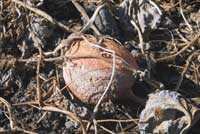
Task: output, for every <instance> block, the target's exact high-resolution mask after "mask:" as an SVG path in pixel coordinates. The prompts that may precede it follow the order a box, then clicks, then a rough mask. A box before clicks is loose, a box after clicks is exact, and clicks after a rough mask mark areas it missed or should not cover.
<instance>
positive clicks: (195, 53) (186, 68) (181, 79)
mask: <svg viewBox="0 0 200 134" xmlns="http://www.w3.org/2000/svg"><path fill="white" fill-rule="evenodd" d="M199 52H200V50H197V51H195V52H194V53H192V54H191V55H190V56H189V57H188V58H187V61H186V65H185V67H184V70H183V72H182V73H181V77H180V79H179V81H178V83H177V85H176V88H175V91H178V90H179V88H180V86H181V83H182V81H183V77H184V75H185V73H186V72H187V70H188V67H189V65H190V61H191V60H192V58H193V57H194V56H196V55H197V54H199Z"/></svg>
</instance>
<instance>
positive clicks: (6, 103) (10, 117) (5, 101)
mask: <svg viewBox="0 0 200 134" xmlns="http://www.w3.org/2000/svg"><path fill="white" fill-rule="evenodd" d="M0 101H1V102H2V103H3V104H4V105H5V106H6V107H7V109H8V115H9V118H8V119H9V121H10V128H11V129H12V130H13V129H14V120H13V116H12V107H11V105H10V103H9V102H8V101H7V100H5V99H4V98H2V97H0Z"/></svg>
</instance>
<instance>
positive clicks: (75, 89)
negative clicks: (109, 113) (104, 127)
mask: <svg viewBox="0 0 200 134" xmlns="http://www.w3.org/2000/svg"><path fill="white" fill-rule="evenodd" d="M98 38H99V39H100V38H102V37H98ZM87 39H88V40H89V41H91V42H97V40H98V39H97V37H96V38H95V37H93V36H89V37H87ZM72 44H73V45H72V46H71V48H70V49H69V50H67V52H66V55H68V56H69V55H70V57H85V58H71V59H70V58H69V59H68V60H67V61H66V63H65V64H64V67H63V76H64V79H65V82H66V84H67V85H68V87H69V89H70V91H71V92H72V93H73V94H74V96H75V97H76V98H78V99H79V100H81V101H82V102H84V103H88V104H96V103H97V101H98V100H99V98H100V97H101V95H102V93H103V92H104V90H105V88H106V87H107V85H108V82H109V80H110V77H111V74H112V66H113V64H112V56H110V55H105V56H103V57H102V55H101V52H103V50H100V49H98V48H96V47H94V46H92V45H89V44H88V43H87V42H86V41H84V40H78V41H77V40H76V41H75V42H73V43H72ZM100 45H101V46H102V47H104V48H107V49H110V50H113V51H115V53H116V55H117V56H119V57H121V58H118V57H117V58H116V70H115V76H114V79H113V82H112V84H111V87H110V90H109V92H108V93H107V94H106V96H105V97H104V100H103V101H106V100H108V99H110V98H111V97H112V96H114V95H115V96H117V97H122V96H120V94H122V92H126V90H129V89H131V87H132V86H133V84H134V77H133V76H132V72H131V71H130V70H128V69H127V68H126V67H125V65H123V64H124V61H123V60H125V61H126V63H128V66H129V68H132V69H134V68H135V69H137V68H138V67H137V63H136V61H135V59H134V58H133V57H132V55H131V54H130V53H129V52H128V51H127V50H125V49H124V48H123V47H122V46H120V45H119V43H117V42H116V41H114V40H112V39H107V38H104V40H103V41H102V43H101V44H100ZM90 56H91V57H90ZM100 57H102V58H100ZM122 58H123V60H122ZM126 66H127V65H126Z"/></svg>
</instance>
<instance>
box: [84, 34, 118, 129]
mask: <svg viewBox="0 0 200 134" xmlns="http://www.w3.org/2000/svg"><path fill="white" fill-rule="evenodd" d="M82 38H83V39H84V40H85V41H86V42H87V43H88V44H90V45H91V46H94V47H97V48H99V49H102V50H104V51H105V52H108V54H110V55H112V57H113V66H112V74H111V77H110V80H109V82H108V85H107V87H106V88H105V91H104V92H103V94H102V95H101V97H100V99H99V101H98V102H97V104H96V106H95V107H94V109H93V114H92V118H94V117H95V115H96V113H97V112H98V109H99V105H100V104H101V102H102V100H103V98H104V96H105V95H106V93H107V92H108V90H109V88H110V86H111V84H112V81H113V78H114V74H115V62H116V61H115V51H112V50H110V49H106V48H104V47H101V46H100V45H96V44H94V43H91V42H89V41H88V40H87V39H86V38H85V37H84V36H82ZM87 126H88V127H89V126H90V123H88V125H87Z"/></svg>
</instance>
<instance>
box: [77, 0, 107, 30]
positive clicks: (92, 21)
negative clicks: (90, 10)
mask: <svg viewBox="0 0 200 134" xmlns="http://www.w3.org/2000/svg"><path fill="white" fill-rule="evenodd" d="M105 6H106V3H104V4H103V5H100V6H99V7H97V9H96V10H95V12H94V14H93V15H92V17H91V18H90V20H89V21H88V22H87V23H86V25H85V26H84V27H83V28H82V30H81V33H83V32H85V31H86V30H87V29H88V27H90V26H91V25H92V24H93V23H94V21H95V18H96V16H97V14H98V13H99V11H100V10H101V9H102V8H104V7H105Z"/></svg>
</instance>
